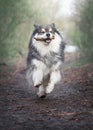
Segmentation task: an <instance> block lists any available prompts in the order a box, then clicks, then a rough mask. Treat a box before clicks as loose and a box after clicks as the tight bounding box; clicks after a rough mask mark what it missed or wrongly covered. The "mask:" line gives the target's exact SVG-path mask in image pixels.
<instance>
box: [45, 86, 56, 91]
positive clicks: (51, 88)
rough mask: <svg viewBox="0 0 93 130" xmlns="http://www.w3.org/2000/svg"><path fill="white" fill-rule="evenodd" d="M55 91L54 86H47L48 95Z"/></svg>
mask: <svg viewBox="0 0 93 130" xmlns="http://www.w3.org/2000/svg"><path fill="white" fill-rule="evenodd" d="M53 89H54V86H47V87H46V93H51V92H52V91H53Z"/></svg>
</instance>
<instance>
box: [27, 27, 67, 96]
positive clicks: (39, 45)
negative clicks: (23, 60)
mask: <svg viewBox="0 0 93 130" xmlns="http://www.w3.org/2000/svg"><path fill="white" fill-rule="evenodd" d="M34 27H35V29H34V31H33V34H32V36H31V39H30V43H29V52H28V57H27V73H26V78H27V81H28V84H29V86H35V87H37V88H38V93H37V95H38V96H39V97H41V98H44V97H45V96H46V94H48V93H50V92H52V90H53V89H54V86H55V84H57V83H58V82H59V81H60V80H61V74H60V68H61V66H62V63H63V61H64V48H65V44H64V42H63V38H62V36H61V34H60V32H59V31H58V30H57V29H56V27H55V24H50V25H34Z"/></svg>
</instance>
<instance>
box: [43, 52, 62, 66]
mask: <svg viewBox="0 0 93 130" xmlns="http://www.w3.org/2000/svg"><path fill="white" fill-rule="evenodd" d="M59 58H60V56H59V54H57V53H54V52H50V53H49V54H48V55H45V56H44V57H43V61H44V63H45V64H46V65H47V66H48V67H51V66H52V65H53V64H56V63H57V62H58V61H59Z"/></svg>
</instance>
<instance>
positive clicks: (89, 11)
mask: <svg viewBox="0 0 93 130" xmlns="http://www.w3.org/2000/svg"><path fill="white" fill-rule="evenodd" d="M80 5H81V6H80ZM77 12H78V15H77V17H76V29H75V33H74V41H75V42H76V43H77V45H79V47H80V48H81V49H82V50H83V51H84V53H85V54H86V55H87V56H89V57H92V58H93V1H92V0H85V1H84V2H83V3H81V2H80V3H79V8H78V10H77Z"/></svg>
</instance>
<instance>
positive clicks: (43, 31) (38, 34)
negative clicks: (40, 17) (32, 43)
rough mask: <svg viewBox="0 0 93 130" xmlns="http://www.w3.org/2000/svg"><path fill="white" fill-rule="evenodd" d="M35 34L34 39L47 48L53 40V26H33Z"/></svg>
mask: <svg viewBox="0 0 93 130" xmlns="http://www.w3.org/2000/svg"><path fill="white" fill-rule="evenodd" d="M34 27H35V33H34V39H35V40H37V41H41V42H42V43H43V44H44V45H46V46H48V45H49V44H50V43H51V41H52V40H53V39H55V24H54V23H53V24H50V25H45V26H43V25H34Z"/></svg>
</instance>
